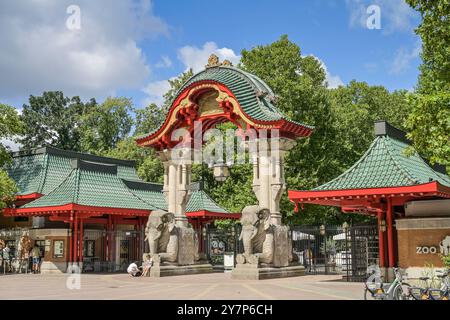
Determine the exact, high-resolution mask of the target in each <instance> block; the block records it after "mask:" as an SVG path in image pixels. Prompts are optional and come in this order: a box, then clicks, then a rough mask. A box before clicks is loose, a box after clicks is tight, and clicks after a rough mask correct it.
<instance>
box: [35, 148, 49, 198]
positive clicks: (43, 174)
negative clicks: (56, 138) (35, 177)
mask: <svg viewBox="0 0 450 320" xmlns="http://www.w3.org/2000/svg"><path fill="white" fill-rule="evenodd" d="M48 157H49V155H48V154H45V156H44V166H43V167H44V168H43V172H41V174H40V175H39V179H40V180H39V185H38V189H37V192H38V193H42V190H43V189H44V183H45V180H46V179H47V172H48V162H49V159H48Z"/></svg>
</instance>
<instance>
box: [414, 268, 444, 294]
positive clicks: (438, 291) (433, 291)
mask: <svg viewBox="0 0 450 320" xmlns="http://www.w3.org/2000/svg"><path fill="white" fill-rule="evenodd" d="M437 272H438V273H442V274H440V275H437V277H438V278H441V285H440V288H439V289H436V288H432V287H431V285H428V280H430V277H420V278H419V279H420V280H421V281H424V282H425V283H426V287H425V288H422V287H418V286H414V287H411V288H409V293H408V298H409V299H410V300H449V299H450V279H449V270H446V271H437Z"/></svg>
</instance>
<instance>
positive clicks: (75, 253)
mask: <svg viewBox="0 0 450 320" xmlns="http://www.w3.org/2000/svg"><path fill="white" fill-rule="evenodd" d="M74 224H75V226H74V228H73V229H74V231H73V260H72V261H73V262H75V263H77V262H78V215H76V214H75V219H74Z"/></svg>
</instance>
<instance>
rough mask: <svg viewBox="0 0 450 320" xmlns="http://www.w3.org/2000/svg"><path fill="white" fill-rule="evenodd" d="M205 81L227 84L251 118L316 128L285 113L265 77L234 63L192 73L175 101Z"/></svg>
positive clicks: (176, 95)
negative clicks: (180, 95) (191, 86)
mask: <svg viewBox="0 0 450 320" xmlns="http://www.w3.org/2000/svg"><path fill="white" fill-rule="evenodd" d="M202 81H215V82H218V83H221V84H223V85H225V86H226V87H228V88H229V89H230V90H231V91H232V92H233V94H234V95H235V96H236V99H237V100H238V102H239V104H240V106H241V107H242V109H243V111H244V112H245V113H246V114H247V115H248V116H250V118H252V119H255V120H259V121H276V120H282V119H284V120H286V121H288V122H291V123H294V124H296V125H300V126H303V127H305V128H309V129H314V127H313V126H309V125H305V124H303V123H300V122H296V121H293V120H290V119H288V118H287V117H286V116H285V115H284V114H282V113H281V112H280V111H279V110H278V109H277V107H276V106H275V104H274V101H275V99H276V97H275V94H274V93H273V91H272V90H271V89H270V87H269V86H268V85H267V84H266V83H265V82H264V81H263V80H261V79H260V78H258V77H257V76H255V75H253V74H250V73H248V72H245V71H243V70H241V69H239V68H235V67H231V66H217V67H211V68H206V69H205V70H203V71H200V72H199V73H197V74H195V75H193V76H192V77H191V78H190V79H188V80H187V81H186V82H185V84H184V85H183V86H182V87H181V88H180V89H179V90H178V92H177V93H176V94H175V98H174V99H173V101H175V99H176V98H177V97H178V95H179V94H180V93H181V92H182V91H183V90H184V89H186V88H187V87H189V86H190V85H192V84H194V83H197V82H202ZM173 101H172V103H173ZM162 125H163V124H161V126H162ZM159 129H160V127H158V128H157V129H156V130H154V131H152V132H150V133H148V134H146V135H144V136H142V137H139V138H143V137H146V136H149V135H151V134H153V133H155V132H156V131H158V130H159Z"/></svg>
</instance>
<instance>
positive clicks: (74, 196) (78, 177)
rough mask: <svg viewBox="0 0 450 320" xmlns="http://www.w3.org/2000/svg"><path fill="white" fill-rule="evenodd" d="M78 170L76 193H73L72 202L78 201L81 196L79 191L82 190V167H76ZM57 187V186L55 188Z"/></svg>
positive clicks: (76, 173)
mask: <svg viewBox="0 0 450 320" xmlns="http://www.w3.org/2000/svg"><path fill="white" fill-rule="evenodd" d="M75 170H76V172H75V175H76V176H75V192H74V194H73V197H72V203H78V196H79V192H80V179H81V177H80V174H81V173H80V171H81V170H80V169H75ZM55 189H56V188H55Z"/></svg>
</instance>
